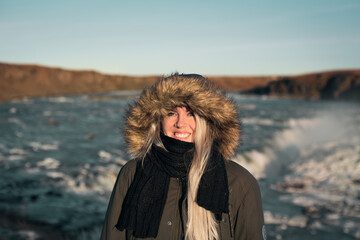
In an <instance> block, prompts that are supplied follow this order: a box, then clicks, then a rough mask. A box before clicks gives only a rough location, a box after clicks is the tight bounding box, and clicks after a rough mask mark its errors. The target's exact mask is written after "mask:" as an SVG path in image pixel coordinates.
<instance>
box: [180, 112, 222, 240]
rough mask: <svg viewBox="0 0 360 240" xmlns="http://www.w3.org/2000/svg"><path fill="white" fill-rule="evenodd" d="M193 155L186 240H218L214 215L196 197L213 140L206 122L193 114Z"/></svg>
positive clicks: (188, 194)
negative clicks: (194, 122)
mask: <svg viewBox="0 0 360 240" xmlns="http://www.w3.org/2000/svg"><path fill="white" fill-rule="evenodd" d="M195 118H196V131H195V153H194V158H193V160H192V162H191V167H190V171H189V177H188V192H187V203H188V221H187V229H186V232H185V239H187V240H202V239H210V240H213V239H219V234H218V229H217V227H218V226H217V222H216V220H215V216H214V214H213V213H212V212H211V211H209V210H206V209H205V208H203V207H200V206H199V205H198V204H197V202H196V196H197V192H198V188H199V184H200V180H201V177H202V175H203V174H204V171H205V167H206V165H207V162H208V160H209V157H210V152H211V146H212V142H213V139H212V137H211V132H210V128H209V125H208V124H207V122H206V120H205V119H203V118H200V117H199V116H197V115H196V114H195Z"/></svg>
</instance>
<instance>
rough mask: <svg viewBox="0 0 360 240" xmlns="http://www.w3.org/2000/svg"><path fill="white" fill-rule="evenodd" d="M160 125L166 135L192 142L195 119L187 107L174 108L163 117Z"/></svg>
mask: <svg viewBox="0 0 360 240" xmlns="http://www.w3.org/2000/svg"><path fill="white" fill-rule="evenodd" d="M161 126H162V130H163V132H164V134H165V135H166V136H168V137H172V138H175V139H178V140H180V141H184V142H194V136H195V130H196V121H195V115H194V113H193V112H192V111H191V110H190V109H189V108H186V107H177V108H175V109H174V110H173V111H171V112H169V113H168V114H167V116H165V117H164V119H163V120H162V122H161Z"/></svg>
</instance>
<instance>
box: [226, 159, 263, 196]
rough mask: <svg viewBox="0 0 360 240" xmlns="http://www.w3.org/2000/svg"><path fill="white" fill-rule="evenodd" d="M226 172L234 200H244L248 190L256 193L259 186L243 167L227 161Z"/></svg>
mask: <svg viewBox="0 0 360 240" xmlns="http://www.w3.org/2000/svg"><path fill="white" fill-rule="evenodd" d="M225 166H226V172H227V175H228V184H229V188H230V191H231V192H235V194H232V195H233V196H236V198H237V199H238V200H239V199H244V198H245V196H246V194H247V192H248V191H249V190H251V189H252V190H255V191H258V189H259V184H258V182H257V180H256V178H255V177H254V176H253V175H252V174H251V173H250V172H249V171H248V170H246V169H245V168H244V167H243V166H241V165H239V164H238V163H236V162H234V161H231V160H230V161H227V162H226V163H225Z"/></svg>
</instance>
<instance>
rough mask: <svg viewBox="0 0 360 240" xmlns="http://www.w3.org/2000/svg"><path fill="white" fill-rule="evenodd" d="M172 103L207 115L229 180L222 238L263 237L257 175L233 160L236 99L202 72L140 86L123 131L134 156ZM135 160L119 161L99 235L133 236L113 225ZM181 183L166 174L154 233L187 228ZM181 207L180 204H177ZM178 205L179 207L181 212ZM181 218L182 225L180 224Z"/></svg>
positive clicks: (111, 239) (171, 235)
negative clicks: (166, 185) (167, 180)
mask: <svg viewBox="0 0 360 240" xmlns="http://www.w3.org/2000/svg"><path fill="white" fill-rule="evenodd" d="M175 107H188V108H189V109H191V110H192V111H193V112H194V113H196V114H197V115H198V116H199V117H201V118H203V119H205V120H206V122H207V124H208V125H209V127H210V129H211V137H212V139H213V141H214V143H216V144H217V149H218V151H219V153H220V154H221V155H222V156H223V157H224V159H225V166H226V171H227V177H228V186H229V213H228V214H224V213H223V215H222V220H221V221H220V222H219V224H218V226H219V232H220V235H221V239H224V240H227V239H236V240H237V239H251V240H252V239H254V240H257V239H263V236H262V228H263V225H264V220H263V212H262V204H261V195H260V190H259V186H258V183H257V181H256V179H255V178H254V177H253V176H252V175H251V174H250V173H249V172H248V171H247V170H245V169H244V168H243V167H241V166H239V165H238V164H236V163H235V162H233V161H231V160H230V158H231V156H232V155H233V154H234V153H235V150H236V147H237V146H238V144H239V140H240V121H239V116H238V112H237V108H236V106H235V104H234V103H233V102H232V101H231V99H229V98H227V97H226V96H225V95H224V94H223V93H222V92H220V91H219V90H218V89H217V88H215V87H214V86H213V85H211V84H210V83H209V82H208V81H207V80H206V79H205V78H203V77H202V76H200V75H179V74H175V75H173V76H170V77H169V78H162V79H160V80H159V81H157V82H156V83H155V84H154V85H152V86H151V87H149V88H146V89H144V91H143V92H142V93H141V95H140V97H139V99H138V100H137V101H135V102H134V103H132V104H131V105H130V106H129V109H128V111H127V114H126V122H125V124H126V126H125V128H124V137H125V141H126V143H127V145H128V152H129V154H130V156H131V158H132V159H143V158H144V156H145V155H146V154H147V151H148V150H149V147H150V146H151V144H152V142H150V143H149V142H148V141H147V140H148V139H149V136H151V135H152V134H151V130H152V129H153V128H154V126H159V125H160V121H161V119H162V118H163V117H164V116H166V114H167V113H168V112H169V111H172V110H173V109H174V108H175ZM135 169H136V161H135V160H131V161H129V162H128V163H127V164H126V165H125V166H123V167H122V169H121V171H120V173H119V176H118V179H117V181H116V184H115V187H114V190H113V192H112V195H111V199H110V203H109V207H108V210H107V214H106V218H105V222H104V227H103V231H102V235H101V239H102V240H105V239H107V240H115V239H120V240H121V239H134V238H133V236H131V235H130V234H129V233H128V232H127V231H126V230H124V231H122V232H121V231H119V230H117V229H116V228H115V225H116V223H117V220H118V218H119V215H120V212H121V207H122V202H123V200H124V197H125V195H126V193H127V190H128V188H129V186H130V184H131V182H132V179H133V177H134V174H135ZM180 196H181V184H180V181H179V180H178V179H176V178H170V186H169V190H168V195H167V199H166V203H165V208H164V210H163V214H162V217H161V221H160V226H159V233H158V236H157V238H156V239H164V240H168V239H181V238H180V236H181V234H182V232H181V231H182V229H185V228H186V223H187V221H186V220H187V212H186V207H185V202H186V201H183V206H181V207H179V204H178V203H179V199H180ZM179 208H180V209H179ZM180 211H181V212H180ZM180 213H182V214H181V216H182V218H183V219H180ZM181 224H183V225H181Z"/></svg>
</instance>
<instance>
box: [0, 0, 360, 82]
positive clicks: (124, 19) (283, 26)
mask: <svg viewBox="0 0 360 240" xmlns="http://www.w3.org/2000/svg"><path fill="white" fill-rule="evenodd" d="M359 10H360V2H359V1H357V0H347V1H342V2H339V1H336V0H319V1H316V2H311V1H303V2H299V3H294V2H288V1H285V0H276V1H273V2H271V3H269V2H266V1H264V0H259V1H256V2H254V1H249V0H244V1H241V2H238V1H229V2H222V3H219V2H216V1H206V2H204V1H197V2H190V1H185V2H182V3H178V2H172V3H169V2H167V1H161V0H157V1H152V2H145V1H144V2H141V4H139V3H138V4H137V3H120V2H116V1H109V2H98V1H77V2H71V1H65V2H61V3H60V2H47V1H36V2H31V3H30V2H28V1H25V0H18V1H10V0H4V1H1V2H0V31H1V32H2V34H1V35H2V37H1V38H0V62H4V63H8V64H25V65H39V66H44V67H51V68H62V69H66V70H74V71H96V72H99V73H101V74H110V75H132V76H151V75H166V74H170V73H172V72H184V73H189V72H195V73H199V74H202V75H207V76H229V77H231V76H284V75H286V76H293V75H302V74H309V73H316V72H325V71H334V70H335V71H337V70H355V69H358V68H359V67H360V48H359V46H360V25H359V24H358V23H359V22H360V15H359V14H358V12H359Z"/></svg>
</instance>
